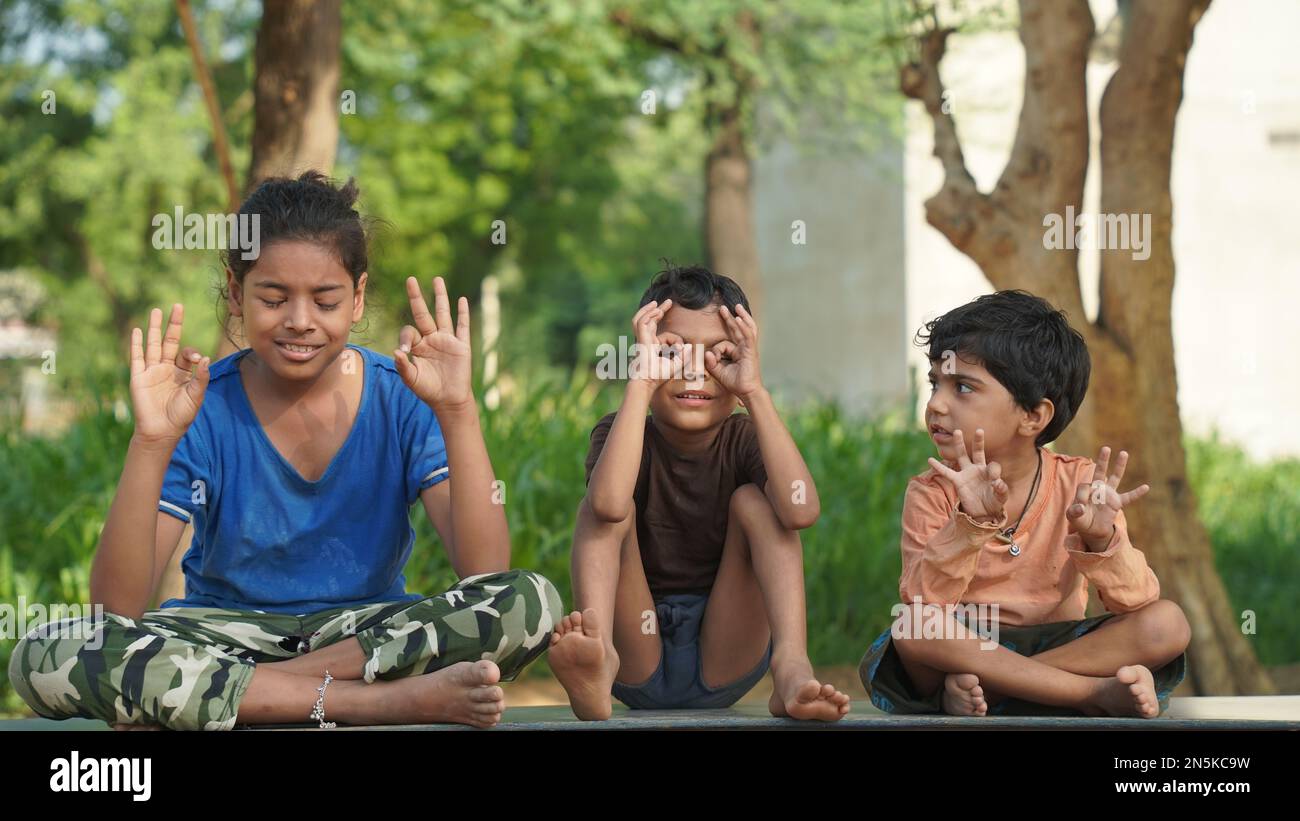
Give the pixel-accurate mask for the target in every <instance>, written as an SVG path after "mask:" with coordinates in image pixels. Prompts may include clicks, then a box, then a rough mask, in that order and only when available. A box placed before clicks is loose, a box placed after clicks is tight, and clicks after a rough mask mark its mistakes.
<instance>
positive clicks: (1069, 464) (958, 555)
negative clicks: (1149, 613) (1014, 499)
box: [898, 450, 1160, 626]
mask: <svg viewBox="0 0 1300 821" xmlns="http://www.w3.org/2000/svg"><path fill="white" fill-rule="evenodd" d="M1092 471H1093V462H1092V460H1091V459H1085V458H1083V457H1080V456H1062V455H1060V454H1056V453H1053V452H1051V451H1049V450H1044V451H1043V475H1042V478H1041V480H1040V484H1039V487H1038V492H1037V494H1036V498H1034V499H1033V500H1032V501H1031V502H1030V509H1029V511H1028V512H1027V513H1026V514H1025V517H1024V520H1023V521H1022V522H1021V523H1020V528H1019V529H1018V530H1017V531H1016V533H1015V535H1014V537H1013V538H1014V539H1015V541H1016V543H1017V544H1019V545H1020V555H1019V556H1012V555H1011V553H1010V551H1011V546H1010V545H1008V544H1004V543H1002V542H1000V541H998V540H997V539H996V538H995V535H996V534H997V532H998V531H999V530H1001V529H1004V528H1006V527H1007V526H1008V525H1009V524H1010V523H1009V522H1007V521H1006V520H1005V517H1004V519H1003V521H1001V522H992V523H990V524H979V523H977V522H976V521H975V520H973V519H971V518H970V517H969V516H967V515H966V514H965V513H962V512H960V511H959V510H957V492H956V490H954V489H953V487H952V484H951V483H949V482H948V481H947V480H946V479H944V478H942V477H940V476H939V475H938V474H937V473H936V472H935V471H934V469H933V468H932V469H930V470H928V471H926V472H925V473H923V474H921V475H920V476H916V477H913V478H912V480H911V481H909V482H908V484H907V497H906V499H905V500H904V502H903V540H902V550H903V574H902V577H901V578H900V579H899V583H898V593H899V595H900V596H901V597H902V601H903V602H904V603H906V604H911V603H912V600H913V597H915V596H919V597H920V598H921V600H922V601H923V602H926V603H929V604H959V603H960V604H966V603H972V604H994V603H996V604H997V605H998V610H997V614H998V615H997V618H998V620H999V622H1001V623H1003V624H1008V625H1013V626H1018V625H1028V624H1046V623H1048V622H1055V621H1076V620H1078V619H1082V618H1083V617H1084V611H1085V610H1086V608H1087V606H1088V582H1091V583H1092V584H1094V585H1096V587H1097V592H1098V594H1099V596H1100V598H1101V602H1102V604H1103V605H1105V607H1106V609H1107V610H1109V611H1110V612H1112V613H1125V612H1128V611H1131V610H1137V609H1138V608H1140V607H1142V606H1143V605H1146V604H1149V603H1150V602H1153V601H1155V600H1156V599H1158V598H1160V582H1159V581H1158V580H1157V579H1156V574H1155V573H1154V572H1152V570H1151V568H1150V567H1149V566H1148V565H1147V561H1146V557H1145V556H1143V555H1142V551H1140V550H1138V549H1137V548H1135V547H1134V546H1133V545H1132V543H1131V542H1129V539H1128V528H1127V527H1126V525H1125V522H1124V513H1123V511H1120V513H1119V514H1118V515H1117V516H1116V517H1115V536H1114V538H1112V539H1111V542H1110V544H1109V545H1108V546H1107V548H1106V550H1105V552H1102V553H1092V552H1089V551H1088V549H1087V548H1086V547H1085V546H1084V545H1083V544H1082V541H1081V540H1080V538H1079V537H1078V536H1077V535H1073V534H1071V533H1070V532H1069V522H1068V520H1067V519H1066V518H1065V510H1066V508H1067V507H1068V506H1069V505H1070V504H1072V503H1073V501H1074V495H1075V491H1076V488H1077V486H1078V485H1079V484H1081V483H1083V484H1086V483H1089V482H1091V481H1092Z"/></svg>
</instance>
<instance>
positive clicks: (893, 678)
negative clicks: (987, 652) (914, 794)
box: [858, 613, 1187, 716]
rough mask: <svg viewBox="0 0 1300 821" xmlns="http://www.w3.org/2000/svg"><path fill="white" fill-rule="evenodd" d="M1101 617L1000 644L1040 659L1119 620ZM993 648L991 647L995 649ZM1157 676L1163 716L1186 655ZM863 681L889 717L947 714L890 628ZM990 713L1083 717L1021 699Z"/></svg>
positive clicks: (1007, 631)
mask: <svg viewBox="0 0 1300 821" xmlns="http://www.w3.org/2000/svg"><path fill="white" fill-rule="evenodd" d="M1114 615H1115V614H1114V613H1102V614H1101V615H1100V616H1093V617H1092V618H1089V619H1080V620H1079V621H1057V622H1051V623H1050V624H1031V625H1027V626H1024V627H1008V626H1005V625H1000V626H999V629H998V644H1001V645H1002V646H1003V647H1005V648H1007V649H1008V650H1012V651H1014V652H1017V653H1019V654H1020V655H1022V656H1035V655H1037V654H1039V653H1042V652H1044V651H1046V650H1051V649H1052V648H1053V647H1060V646H1061V645H1063V644H1068V643H1070V642H1072V641H1074V640H1075V639H1077V638H1079V637H1080V636H1083V635H1085V634H1086V633H1090V632H1092V631H1093V630H1095V629H1097V627H1098V626H1100V625H1101V624H1102V622H1104V621H1106V619H1109V618H1110V617H1112V616H1114ZM990 649H992V648H990ZM1151 673H1152V676H1153V677H1154V678H1155V684H1156V698H1157V699H1158V700H1159V702H1160V712H1161V713H1163V712H1164V711H1165V710H1167V709H1169V696H1170V695H1171V694H1172V693H1173V691H1174V688H1175V687H1177V686H1178V684H1179V682H1181V681H1182V680H1183V677H1184V676H1185V675H1187V654H1186V653H1184V654H1183V655H1181V656H1179V657H1178V658H1176V659H1174V660H1173V661H1171V662H1169V663H1168V664H1166V665H1164V666H1163V667H1161V668H1160V669H1158V670H1152V671H1151ZM858 677H859V678H861V679H862V685H863V686H864V687H866V688H867V693H868V695H870V696H871V703H872V704H874V705H876V707H877V708H878V709H881V710H884V711H885V712H887V713H942V712H943V687H942V685H941V686H940V687H939V688H938V689H937V690H935V691H934V692H933V693H929V694H926V693H921V692H918V691H917V689H916V687H914V686H913V684H912V681H911V679H909V678H908V676H907V671H906V670H905V669H904V668H903V660H902V659H901V658H900V657H899V655H898V650H897V649H895V647H894V640H893V636H892V635H891V634H890V631H889V630H885V632H884V633H882V634H881V635H880V637H879V638H877V639H876V640H875V641H874V642H872V643H871V647H869V648H867V654H866V655H865V656H863V657H862V663H861V664H859V665H858ZM988 714H989V715H999V716H1078V715H1083V713H1082V712H1080V711H1078V710H1075V709H1072V708H1070V707H1052V706H1049V705H1046V704H1037V703H1035V702H1031V701H1022V700H1020V699H1017V698H1007V699H1004V700H1003V701H1001V702H999V703H998V704H997V705H995V706H991V707H989V712H988Z"/></svg>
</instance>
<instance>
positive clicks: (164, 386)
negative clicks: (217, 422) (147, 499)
mask: <svg viewBox="0 0 1300 821" xmlns="http://www.w3.org/2000/svg"><path fill="white" fill-rule="evenodd" d="M184 316H185V306H183V305H181V304H180V303H179V302H178V303H176V304H175V305H173V306H172V313H171V318H170V319H169V320H168V322H167V333H166V334H165V335H164V334H163V332H162V311H161V310H159V309H158V308H154V309H153V310H152V311H150V312H149V334H148V344H147V345H146V344H142V343H143V338H142V337H143V334H141V332H140V329H139V328H132V329H131V405H132V408H133V409H134V411H135V435H136V436H137V437H140V438H142V439H148V440H154V441H173V442H174V441H179V440H180V438H181V437H182V436H184V435H185V431H186V430H187V429H188V428H189V426H190V423H192V422H193V421H194V417H195V416H196V415H198V412H199V405H201V404H203V396H204V393H205V392H206V391H207V389H208V376H209V374H208V365H209V364H211V360H210V359H209V358H208V357H206V356H202V355H200V354H199V352H198V351H196V350H194V349H193V348H185V349H184V350H181V349H180V346H181V323H182V321H183V319H184Z"/></svg>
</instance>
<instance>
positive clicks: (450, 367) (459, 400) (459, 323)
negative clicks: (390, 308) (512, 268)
mask: <svg viewBox="0 0 1300 821" xmlns="http://www.w3.org/2000/svg"><path fill="white" fill-rule="evenodd" d="M406 295H407V297H409V298H410V300H411V315H412V316H413V317H414V318H415V333H414V334H410V333H409V332H408V333H407V334H405V335H403V336H402V337H401V342H402V347H400V348H398V349H397V350H395V351H393V361H394V362H395V363H396V364H397V372H398V373H399V374H401V376H402V381H403V382H405V383H406V386H407V387H408V388H410V389H411V390H412V391H414V392H415V395H416V396H418V397H420V399H422V400H424V402H425V403H426V404H427V405H429V406H430V407H432V408H434V409H435V410H436V409H438V408H440V407H454V406H457V405H464V404H466V403H469V402H473V401H474V392H473V388H472V387H471V385H470V376H471V372H472V369H473V364H472V360H471V358H470V345H469V300H468V299H466V298H465V297H461V298H460V299H459V300H458V301H457V304H456V324H455V326H453V325H452V322H451V301H450V300H449V299H448V297H447V284H446V283H445V282H443V279H442V277H434V279H433V298H434V303H433V314H432V315H430V314H429V306H428V305H426V304H425V302H424V295H423V294H422V293H420V283H419V282H417V281H416V279H415V277H407V279H406ZM412 337H413V338H412ZM408 342H409V351H408V350H407V347H408Z"/></svg>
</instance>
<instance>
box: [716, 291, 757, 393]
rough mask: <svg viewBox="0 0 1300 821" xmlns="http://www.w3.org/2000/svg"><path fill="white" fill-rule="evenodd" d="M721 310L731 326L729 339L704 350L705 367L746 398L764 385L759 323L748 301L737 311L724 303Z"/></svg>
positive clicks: (734, 391)
mask: <svg viewBox="0 0 1300 821" xmlns="http://www.w3.org/2000/svg"><path fill="white" fill-rule="evenodd" d="M718 313H719V314H720V315H721V316H722V321H723V323H724V324H725V325H726V326H727V336H728V337H730V339H725V340H723V341H722V342H719V343H718V344H717V345H714V346H713V348H712V350H709V351H705V353H704V367H705V369H706V370H708V372H709V374H710V375H711V376H712V377H713V378H714V379H716V380H718V383H719V384H720V385H722V387H724V388H726V389H727V390H728V391H731V392H732V393H733V394H735V395H736V396H738V397H740V401H741V402H744V401H745V398H746V397H748V396H750V395H751V394H754V393H757V392H758V391H760V390H762V389H763V376H762V373H761V372H760V370H759V366H758V323H757V322H755V321H754V317H753V316H751V315H750V313H749V311H746V310H745V306H744V305H740V304H737V305H736V312H735V313H734V314H733V313H732V312H731V311H729V310H727V306H726V305H723V306H722V307H721V308H720V309H719V310H718Z"/></svg>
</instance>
